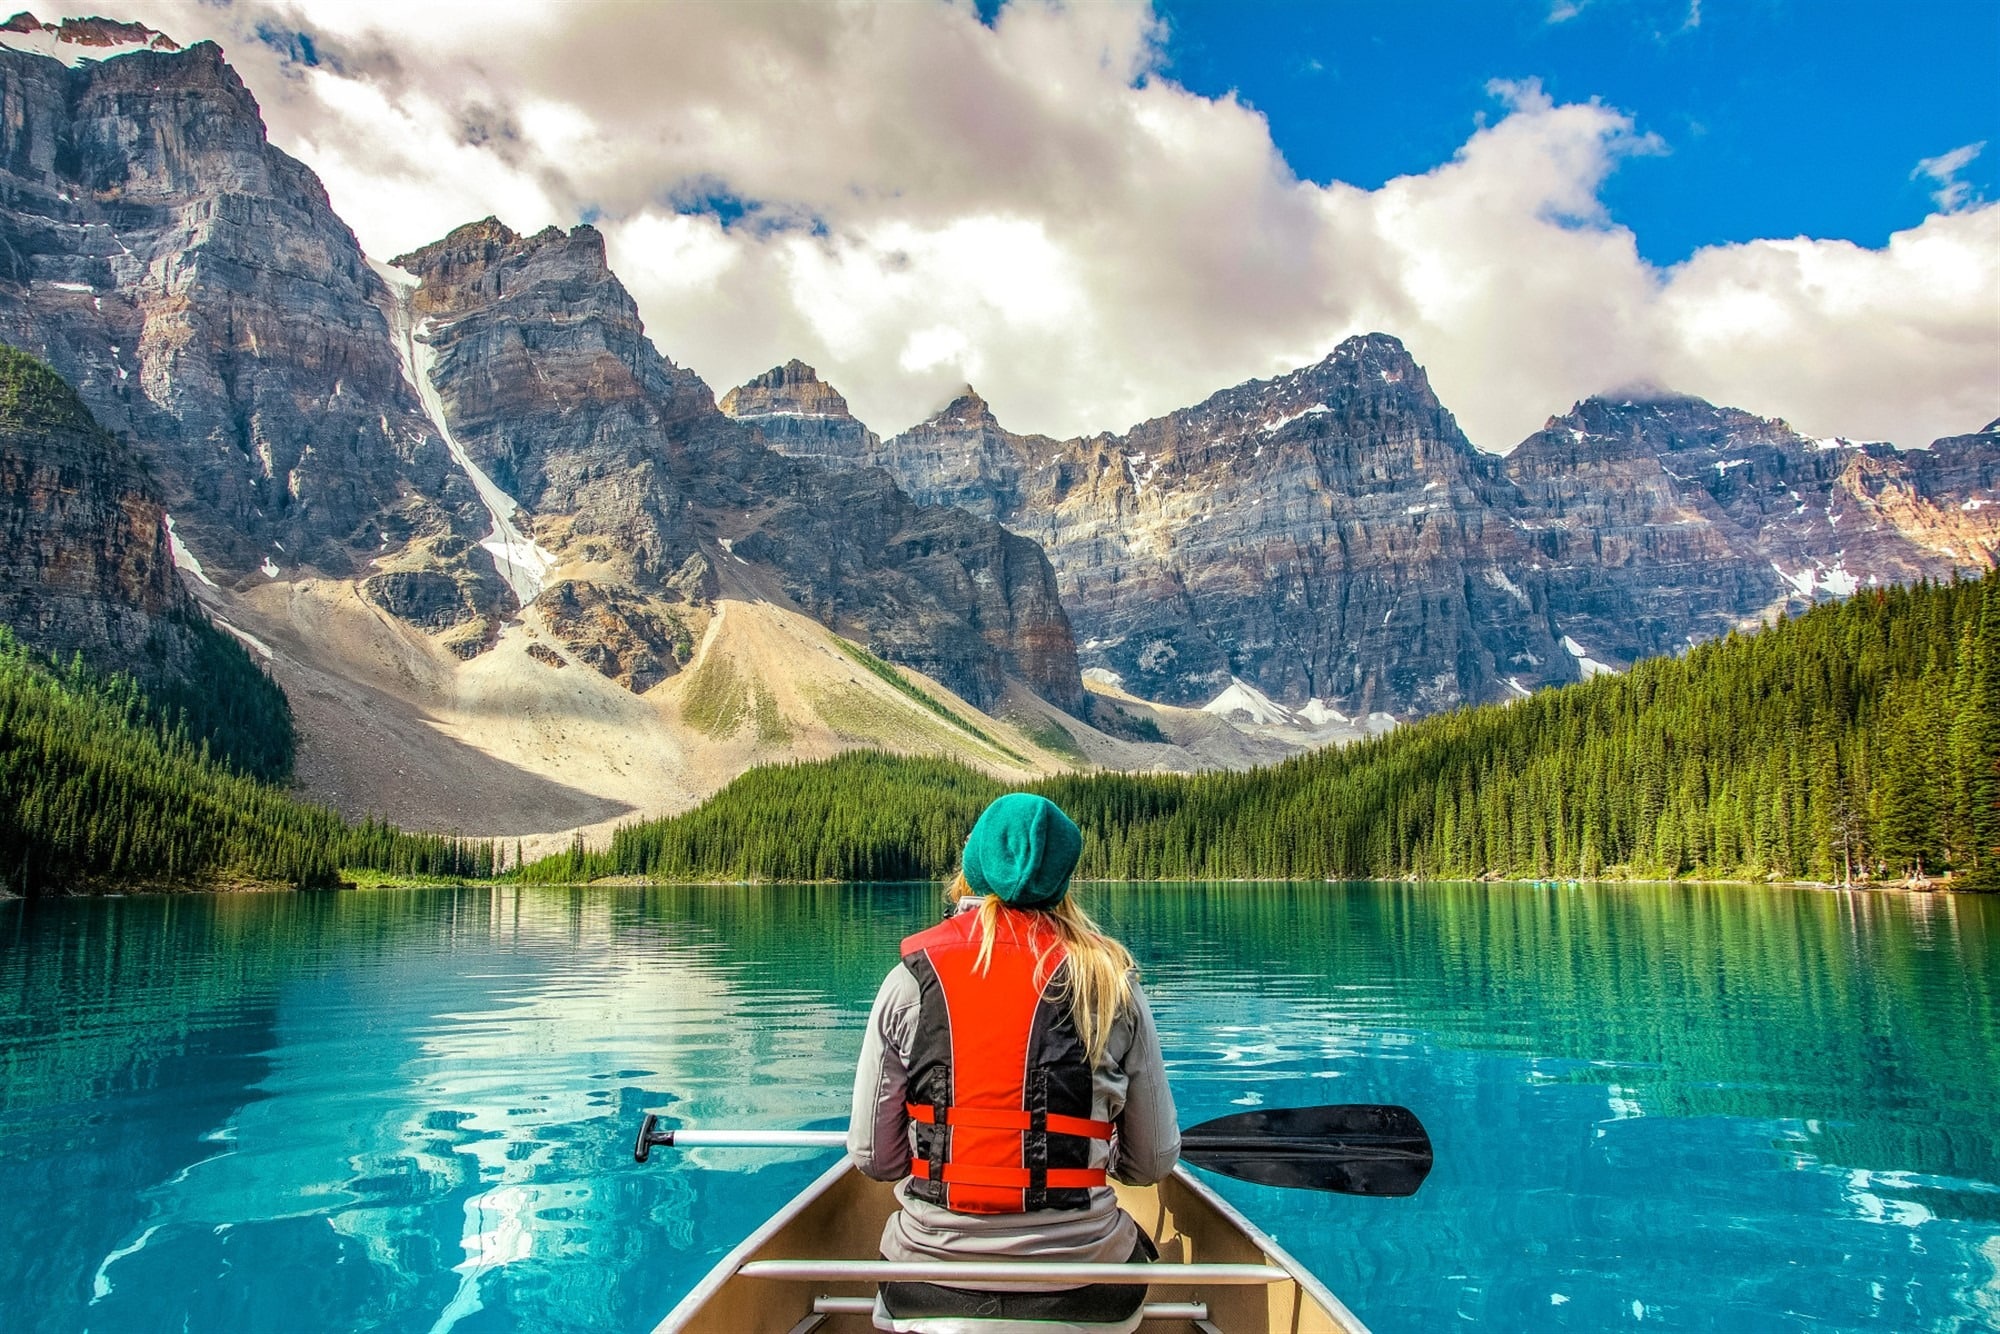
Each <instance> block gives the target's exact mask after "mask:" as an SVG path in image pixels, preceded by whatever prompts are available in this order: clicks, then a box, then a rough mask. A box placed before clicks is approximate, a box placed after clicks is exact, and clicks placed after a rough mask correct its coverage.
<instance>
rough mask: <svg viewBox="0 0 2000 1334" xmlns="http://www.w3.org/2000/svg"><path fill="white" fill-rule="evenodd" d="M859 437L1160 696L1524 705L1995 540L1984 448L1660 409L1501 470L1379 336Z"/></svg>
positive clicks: (1971, 441)
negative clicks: (1045, 586)
mask: <svg viewBox="0 0 2000 1334" xmlns="http://www.w3.org/2000/svg"><path fill="white" fill-rule="evenodd" d="M773 374H774V375H776V374H777V373H776V372H773ZM765 378H769V377H765ZM752 388H753V386H745V388H744V389H743V390H741V391H738V393H739V395H741V396H742V397H743V399H744V401H754V400H752V398H751V390H752ZM770 438H771V439H772V441H773V443H774V444H776V445H777V446H778V447H780V448H786V449H791V448H801V449H806V448H818V447H817V446H809V445H796V446H795V445H794V444H793V443H791V441H790V438H789V437H787V436H786V435H785V434H783V433H782V432H772V433H771V435H770ZM870 438H872V437H867V436H866V434H865V432H864V431H862V430H861V428H860V427H859V424H858V423H856V424H855V425H854V426H853V427H852V428H850V434H849V435H848V436H847V437H845V439H847V440H848V441H850V442H851V443H849V444H848V445H846V446H845V448H847V449H851V450H860V451H865V452H862V453H860V454H858V455H857V456H856V457H855V461H856V462H857V463H873V464H877V465H879V466H881V467H884V468H886V469H888V470H889V471H890V472H891V474H893V475H894V476H895V477H896V479H897V480H898V482H900V483H901V484H902V485H903V486H904V487H905V488H906V489H908V490H909V491H910V492H911V494H913V495H915V496H917V497H918V498H919V499H923V500H929V501H935V502H939V503H945V504H951V505H956V506H959V507H961V508H963V509H966V510H969V511H971V512H972V513H975V514H979V515H981V516H987V517H992V518H996V519H998V520H999V521H1000V522H1002V523H1004V524H1005V525H1007V526H1008V527H1009V528H1011V529H1013V530H1014V531H1016V532H1019V533H1022V534H1025V535H1027V536H1030V537H1033V538H1035V539H1036V540H1037V541H1039V542H1040V543H1041V544H1042V545H1043V547H1044V548H1045V549H1046V550H1047V551H1048V553H1049V556H1050V559H1051V560H1052V561H1053V563H1054V565H1055V567H1056V570H1057V573H1058V577H1059V579H1060V582H1061V586H1062V594H1063V600H1064V603H1065V605H1066V606H1067V607H1068V609H1069V612H1070V617H1071V620H1072V623H1073V624H1074V625H1075V627H1076V630H1077V635H1078V638H1079V640H1080V642H1081V660H1082V662H1083V665H1084V667H1085V668H1086V669H1088V670H1091V671H1093V672H1095V673H1098V674H1100V675H1101V677H1102V679H1105V680H1107V681H1115V682H1118V683H1121V684H1122V685H1123V686H1124V687H1125V688H1126V689H1129V690H1132V691H1134V692H1135V693H1138V694H1141V695H1144V696H1147V697H1149V698H1153V699H1159V700H1164V701H1169V702H1174V703H1215V702H1217V701H1224V700H1227V699H1231V698H1234V697H1235V696H1234V695H1231V694H1230V692H1232V691H1234V692H1237V694H1241V693H1242V688H1243V685H1247V686H1249V687H1252V688H1254V690H1255V691H1256V692H1258V693H1259V694H1260V695H1261V696H1262V697H1263V698H1265V699H1267V700H1269V701H1271V702H1272V703H1273V704H1274V705H1277V706H1283V707H1287V708H1289V709H1292V710H1307V711H1310V712H1312V713H1315V714H1323V713H1325V712H1326V711H1328V710H1332V711H1335V712H1338V713H1341V714H1343V715H1345V716H1346V717H1349V718H1353V717H1360V716H1365V715H1368V714H1371V713H1376V712H1389V713H1394V714H1398V715H1402V716H1408V715H1410V714H1416V713H1428V712H1433V711H1435V710H1437V709H1440V708H1445V707H1449V706H1451V705H1454V704H1459V703H1470V702H1479V701H1487V700H1501V699H1509V698H1518V697H1519V696H1520V695H1522V694H1524V693H1526V692H1528V691H1530V690H1532V689H1534V688H1535V687H1536V686H1538V685H1544V684H1550V683H1560V682H1564V681H1574V680H1577V679H1579V677H1582V676H1589V675H1593V674H1595V673H1597V672H1599V671H1603V670H1612V669H1618V668H1623V667H1625V666H1628V665H1630V663H1631V662H1633V661H1634V660H1636V659H1637V658H1640V657H1643V656H1648V655H1652V654H1658V653H1667V652H1674V651H1677V650H1679V649H1682V648H1685V647H1686V646H1687V645H1688V644H1689V643H1692V642H1698V641H1700V640H1703V639H1708V638H1712V637H1714V636H1716V635H1720V634H1723V633H1726V632H1727V631H1728V630H1730V629H1731V628H1734V627H1736V626H1738V625H1742V624H1746V623H1754V622H1755V621H1756V620H1757V618H1759V617H1762V616H1766V615H1768V614H1771V613H1772V612H1773V611H1775V610H1776V609H1778V608H1781V607H1784V606H1787V605H1789V606H1792V607H1794V608H1797V607H1802V606H1804V605H1806V604H1807V603H1809V602H1810V601H1811V600H1812V599H1814V598H1818V597H1826V596H1842V595H1845V594H1847V593H1850V592H1852V591H1853V590H1854V589H1855V588H1859V587H1866V586H1867V585H1868V584H1869V582H1870V581H1871V580H1873V581H1874V582H1876V583H1891V582H1896V583H1900V582H1907V581H1910V580H1913V579H1916V578H1919V577H1923V576H1930V577H1945V576H1948V575H1949V574H1950V573H1951V572H1952V571H1954V570H1978V569H1983V568H1985V567H1986V566H1987V565H1988V564H1989V563H1990V562H1991V560H1992V559H1993V553H1994V552H1995V550H1996V548H2000V540H1996V532H1995V525H1996V522H2000V519H1996V514H2000V510H1996V509H1995V508H1994V506H1993V504H1992V502H1993V501H1994V500H1996V499H2000V497H1996V496H1995V493H1994V490H1993V488H1994V484H1995V478H1994V469H1995V461H1996V452H2000V451H1996V442H2000V436H1996V435H1995V434H1994V433H1993V431H1992V429H1991V428H1989V429H1988V430H1987V431H1985V432H1980V433H1976V434H1973V435H1968V436H1961V437H1954V438H1953V439H1950V440H1943V441H1939V442H1938V443H1937V445H1936V446H1934V447H1933V448H1932V449H1930V450H1908V451H1897V450H1895V449H1892V448H1890V447H1889V446H1887V445H1854V444H1850V443H1849V442H1846V441H1814V440H1808V439H1805V438H1803V437H1801V436H1800V435H1799V434H1798V433H1797V432H1795V431H1793V430H1792V429H1791V428H1790V427H1788V426H1786V425H1785V424H1784V423H1783V422H1776V421H1769V420H1766V419H1763V418H1759V417H1755V416H1752V415H1751V414H1749V413H1745V412H1739V411H1736V410H1734V409H1729V408H1717V407H1714V406H1712V405H1710V404H1708V403H1705V402H1702V401H1701V400H1699V399H1694V398H1688V397H1685V396H1673V395H1651V396H1647V397H1645V398H1643V399H1616V400H1614V399H1592V400H1589V401H1587V402H1584V403H1581V404H1578V405H1577V406H1576V408H1575V409H1573V410H1572V411H1571V412H1570V413H1568V414H1566V415H1565V416H1562V417H1559V418H1552V419H1551V420H1550V421H1549V423H1548V425H1547V426H1546V427H1545V428H1544V429H1543V430H1542V431H1540V432H1537V433H1536V434H1535V435H1534V436H1531V437H1530V438H1529V439H1528V440H1527V441H1525V442H1523V443H1522V444H1521V445H1520V446H1519V447H1518V448H1517V449H1516V450H1514V451H1513V453H1512V454H1511V455H1509V456H1508V457H1506V458H1505V459H1502V458H1498V457H1495V456H1492V455H1488V454H1483V453H1481V452H1479V451H1477V450H1475V449H1473V448H1472V447H1471V445H1470V444H1469V443H1468V442H1467V441H1466V439H1465V437H1464V435H1463V434H1462V433H1461V432H1460V431H1459V429H1458V427H1457V424H1456V423H1455V422H1454V421H1453V419H1452V417H1451V414H1450V413H1449V412H1448V411H1446V409H1445V408H1444V406H1443V405H1442V404H1441V403H1439V401H1438V400H1437V398H1436V396H1435V395H1434V394H1433V393H1432V391H1431V388H1430V385H1429V382H1428V380H1427V378H1426V377H1425V375H1424V372H1423V369H1422V368H1421V367H1420V366H1418V365H1417V364H1416V363H1415V362H1414V361H1413V360H1412V359H1411V358H1410V356H1409V355H1408V353H1407V352H1406V351H1405V350H1404V348H1403V347H1402V345H1401V344H1400V343H1399V342H1397V341H1396V340H1395V339H1394V338H1390V337H1387V336H1385V335H1380V334H1375V335H1369V336H1367V337H1360V338H1352V339H1349V340H1347V341H1346V342H1344V343H1342V344H1341V345H1340V346H1339V347H1338V348H1336V349H1335V350H1334V352H1333V353H1332V354H1331V355H1329V356H1328V357H1327V358H1326V359H1325V360H1323V361H1321V362H1319V363H1318V364H1316V365H1313V366H1309V367H1305V368H1303V369H1300V370H1298V371H1294V372H1292V373H1291V374H1289V375H1285V376H1280V377H1278V378H1276V379H1272V380H1259V381H1252V382H1250V383H1248V384H1244V385H1239V386H1237V387H1236V388H1233V389H1229V390H1226V391H1224V392H1222V393H1220V394H1217V395H1215V396H1213V397H1211V398H1209V399H1208V400H1206V401H1204V402H1202V403H1200V404H1198V405H1196V406H1195V407H1192V408H1187V409H1184V410H1182V411H1179V412H1174V413H1169V414H1168V415H1166V416H1164V417H1160V418H1157V419H1155V420H1153V421H1149V422H1145V423H1142V424H1141V425H1139V426H1136V427H1134V428H1132V429H1131V430H1130V431H1127V432H1125V433H1124V434H1122V435H1109V434H1106V435H1099V436H1094V437H1090V438H1088V439H1075V440H1060V441H1059V440H1051V439H1049V438H1047V437H1044V436H1022V435H1017V434H1014V433H1012V432H1010V431H1008V430H1007V429H1006V428H1005V427H1004V426H1002V425H1001V424H1000V423H999V422H998V421H997V420H996V419H995V417H994V415H993V412H992V410H991V408H990V407H989V406H988V405H987V404H986V402H985V401H984V400H983V399H981V398H980V397H979V395H978V394H977V393H976V392H974V391H972V390H971V389H970V388H969V387H968V388H967V389H966V390H965V391H964V392H963V393H962V394H961V395H960V396H958V397H957V398H956V399H955V400H954V401H953V402H952V403H950V404H948V405H947V406H946V407H945V408H944V409H943V410H942V411H941V412H939V413H938V414H936V415H935V416H934V417H932V418H931V419H930V420H928V421H926V422H923V423H921V424H919V425H917V426H915V427H913V428H911V429H910V430H908V431H905V432H903V433H902V434H901V435H898V436H895V437H893V438H892V439H889V440H885V441H880V442H878V443H876V444H875V445H874V447H873V448H872V449H869V448H868V445H867V441H868V439H870ZM821 452H822V454H824V453H827V452H830V451H824V450H822V451H821ZM1238 683H1243V685H1239V684H1238ZM1314 701H1317V705H1315V703H1314Z"/></svg>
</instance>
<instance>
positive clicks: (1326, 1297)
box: [1174, 1163, 1368, 1334]
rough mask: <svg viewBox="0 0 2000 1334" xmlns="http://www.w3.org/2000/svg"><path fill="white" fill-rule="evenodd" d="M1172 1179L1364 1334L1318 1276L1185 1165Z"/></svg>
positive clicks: (1178, 1167) (1354, 1332)
mask: <svg viewBox="0 0 2000 1334" xmlns="http://www.w3.org/2000/svg"><path fill="white" fill-rule="evenodd" d="M1174 1176H1175V1178H1176V1179H1177V1180H1179V1181H1180V1183H1181V1184H1182V1185H1184V1186H1186V1187H1187V1188H1188V1189H1189V1190H1191V1191H1193V1192H1194V1193H1195V1194H1196V1195H1198V1196H1200V1197H1201V1199H1202V1201H1203V1202H1204V1203H1206V1204H1207V1205H1208V1206H1209V1207H1210V1208H1212V1209H1214V1210H1215V1211H1216V1212H1217V1213H1219V1214H1221V1215H1222V1217H1223V1218H1224V1220H1226V1221H1227V1222H1228V1223H1230V1224H1231V1225H1232V1226H1234V1227H1236V1228H1239V1229H1241V1230H1242V1232H1243V1235H1244V1236H1246V1237H1248V1238H1249V1239H1250V1243H1251V1244H1252V1245H1253V1246H1255V1247H1257V1248H1258V1249H1259V1250H1261V1251H1263V1252H1264V1254H1265V1255H1266V1256H1268V1257H1269V1258H1270V1261H1271V1263H1272V1264H1274V1265H1276V1266H1277V1267H1278V1268H1280V1269H1282V1270H1284V1271H1285V1272H1286V1273H1288V1274H1290V1275H1291V1276H1292V1282H1294V1283H1296V1284H1298V1285H1299V1288H1300V1290H1301V1291H1303V1292H1304V1293H1305V1294H1306V1295H1307V1296H1309V1297H1311V1298H1312V1299H1313V1300H1314V1301H1316V1302H1318V1303H1319V1304H1320V1305H1321V1306H1324V1307H1325V1308H1326V1310H1327V1313H1328V1314H1329V1315H1331V1316H1332V1317H1333V1318H1334V1319H1335V1320H1337V1321H1339V1322H1340V1323H1341V1324H1343V1325H1345V1326H1346V1327H1347V1329H1348V1331H1349V1334H1368V1326H1366V1325H1364V1324H1362V1323H1361V1317H1359V1316H1357V1315H1355V1314H1354V1312H1352V1311H1350V1310H1348V1309H1347V1303H1346V1302H1343V1301H1341V1300H1340V1298H1338V1297H1336V1296H1334V1295H1333V1291H1332V1289H1330V1288H1328V1287H1327V1286H1326V1284H1325V1283H1323V1282H1321V1281H1320V1278H1319V1275H1317V1274H1315V1273H1313V1271H1312V1270H1310V1269H1308V1268H1306V1267H1305V1266H1304V1265H1302V1264H1300V1263H1299V1262H1298V1260H1297V1259H1296V1258H1295V1257H1294V1256H1293V1255H1292V1253H1291V1252H1290V1251H1288V1250H1286V1249H1285V1248H1284V1247H1282V1246H1280V1245H1279V1244H1278V1243H1277V1241H1276V1240H1275V1239H1273V1238H1272V1236H1271V1234H1270V1233H1268V1232H1266V1231H1264V1229H1263V1228H1260V1227H1258V1226H1257V1225H1256V1224H1255V1223H1253V1222H1251V1221H1250V1220H1249V1219H1247V1218H1245V1217H1244V1216H1243V1214H1242V1212H1241V1211H1240V1210H1238V1209H1237V1208H1236V1206H1235V1205H1233V1204H1231V1203H1230V1202H1229V1201H1228V1200H1225V1199H1223V1198H1222V1197H1221V1196H1220V1195H1218V1194H1216V1193H1215V1190H1214V1188H1213V1187H1211V1186H1210V1185H1209V1184H1208V1183H1207V1182H1205V1181H1203V1180H1202V1179H1201V1178H1200V1177H1198V1176H1196V1175H1195V1174H1194V1172H1193V1171H1192V1170H1190V1169H1189V1167H1188V1165H1187V1164H1186V1163H1175V1164H1174Z"/></svg>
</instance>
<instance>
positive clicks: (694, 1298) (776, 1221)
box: [653, 1153, 856, 1334]
mask: <svg viewBox="0 0 2000 1334" xmlns="http://www.w3.org/2000/svg"><path fill="white" fill-rule="evenodd" d="M854 1170H856V1169H855V1166H854V1160H853V1159H851V1158H849V1157H848V1156H847V1155H846V1154H844V1153H843V1154H841V1155H840V1160H839V1161H838V1162H836V1163H834V1164H833V1166H831V1167H829V1168H827V1169H826V1171H824V1172H822V1173H820V1174H819V1176H817V1177H815V1178H814V1179H813V1181H812V1183H811V1184H810V1185H808V1186H807V1187H806V1188H805V1189H804V1190H802V1191H800V1192H799V1193H798V1194H796V1195H794V1196H792V1198H791V1199H790V1200H789V1201H788V1202H787V1203H786V1204H785V1207H784V1208H782V1209H780V1210H778V1211H777V1212H776V1213H774V1214H772V1215H771V1216H770V1217H769V1218H767V1219H765V1220H764V1222H763V1224H762V1225H761V1226H760V1227H758V1228H757V1230H756V1231H754V1232H752V1233H751V1234H750V1235H749V1236H747V1237H745V1238H744V1239H743V1240H742V1241H740V1242H738V1243H736V1245H735V1246H734V1247H732V1248H731V1249H730V1251H729V1254H727V1255H725V1256H723V1257H722V1258H721V1259H720V1260H717V1261H716V1262H715V1265H714V1267H713V1268H711V1269H710V1270H709V1271H708V1272H707V1273H706V1274H704V1275H702V1279H701V1282H699V1283H697V1284H695V1285H694V1287H693V1288H692V1289H691V1290H690V1291H689V1292H688V1294H687V1296H685V1297H683V1298H681V1299H680V1300H679V1301H678V1302H675V1303H674V1309H673V1310H671V1311H669V1312H667V1314H666V1318H665V1319H663V1320H662V1321H660V1323H659V1324H657V1325H655V1326H654V1327H653V1334H674V1331H675V1330H677V1329H679V1328H680V1327H681V1326H682V1325H683V1324H685V1323H687V1321H688V1320H689V1319H691V1318H692V1317H693V1316H694V1315H696V1314H697V1313H698V1312H699V1311H700V1310H701V1308H702V1307H704V1306H706V1305H707V1304H708V1301H709V1299H710V1298H711V1297H713V1296H715V1294H716V1293H717V1292H718V1291H720V1290H721V1288H722V1285H723V1284H725V1283H727V1282H729V1280H731V1279H733V1278H735V1277H736V1271H737V1270H739V1269H741V1268H742V1267H743V1265H744V1264H745V1262H747V1261H748V1260H749V1259H750V1257H751V1256H753V1255H755V1254H756V1253H757V1252H758V1251H759V1250H761V1249H762V1248H763V1246H764V1244H765V1243H766V1242H768V1241H769V1240H770V1239H771V1238H772V1237H775V1236H776V1235H777V1234H778V1233H779V1232H781V1231H783V1230H784V1228H785V1225H786V1224H788V1223H790V1222H791V1221H792V1220H793V1219H794V1218H797V1217H798V1216H799V1215H800V1214H802V1213H804V1212H805V1211H806V1210H808V1209H810V1208H812V1206H813V1205H814V1204H815V1203H816V1202H818V1200H819V1197H820V1196H822V1195H824V1194H826V1193H827V1192H828V1191H829V1190H832V1189H833V1186H834V1183H835V1182H837V1181H839V1180H841V1179H842V1178H843V1177H845V1176H846V1175H847V1174H848V1173H849V1172H852V1171H854Z"/></svg>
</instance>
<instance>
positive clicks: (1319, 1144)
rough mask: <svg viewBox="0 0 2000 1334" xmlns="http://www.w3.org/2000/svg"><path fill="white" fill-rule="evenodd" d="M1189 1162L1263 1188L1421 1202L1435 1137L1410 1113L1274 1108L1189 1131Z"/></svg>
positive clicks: (1185, 1143)
mask: <svg viewBox="0 0 2000 1334" xmlns="http://www.w3.org/2000/svg"><path fill="white" fill-rule="evenodd" d="M1181 1157H1182V1158H1184V1159H1186V1160H1187V1161H1188V1162H1190V1163H1193V1164H1194V1165H1195V1166H1196V1167H1205V1168H1207V1169H1208V1170H1209V1171H1211V1172H1220V1173H1222V1174H1223V1175H1224V1176H1231V1177H1236V1178H1239V1179H1240V1180H1243V1181H1254V1182H1256V1183H1257V1184H1258V1185H1260V1186H1286V1187H1290V1188H1292V1189H1302V1190H1326V1191H1333V1192H1334V1193H1336V1194H1340V1195H1414V1194H1416V1193H1417V1187H1419V1186H1421V1185H1423V1184H1424V1178H1425V1177H1426V1176H1428V1175H1429V1174H1430V1170H1431V1137H1430V1136H1429V1135H1428V1134H1426V1133H1425V1132H1424V1126H1423V1123H1422V1122H1421V1121H1419V1120H1417V1115H1416V1113H1415V1112H1412V1111H1411V1110H1410V1109H1409V1108H1407V1107H1396V1106H1391V1105H1388V1104H1380V1103H1343V1104H1339V1105H1335V1106H1330V1107H1272V1108H1268V1109H1266V1110H1264V1111H1257V1112H1241V1113H1239V1114H1237V1115H1235V1116H1224V1117H1218V1118H1217V1119H1215V1120H1213V1121H1204V1122H1202V1123H1201V1124H1200V1125H1198V1126H1193V1127H1190V1128H1189V1129H1187V1130H1184V1131H1182V1132H1181Z"/></svg>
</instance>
